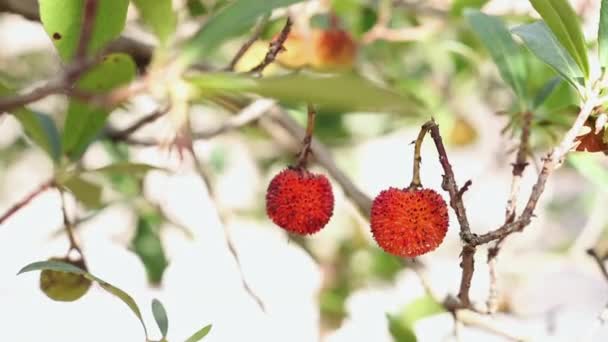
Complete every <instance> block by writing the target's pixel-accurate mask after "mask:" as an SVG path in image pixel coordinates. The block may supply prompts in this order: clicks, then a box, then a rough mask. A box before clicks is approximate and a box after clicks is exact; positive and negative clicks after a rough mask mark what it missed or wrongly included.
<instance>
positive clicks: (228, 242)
mask: <svg viewBox="0 0 608 342" xmlns="http://www.w3.org/2000/svg"><path fill="white" fill-rule="evenodd" d="M190 154H191V155H192V158H193V159H194V169H195V170H196V172H197V173H198V175H199V177H201V179H202V180H203V182H205V185H206V186H207V191H209V196H210V197H211V199H212V200H213V201H214V202H215V203H217V200H216V195H215V191H214V189H213V186H212V184H211V180H210V177H209V175H208V174H207V172H206V171H205V169H203V167H202V165H201V164H200V163H199V161H198V158H197V156H196V152H194V148H193V147H192V146H190ZM217 214H218V216H219V217H220V221H221V223H222V228H223V230H224V238H225V239H226V245H227V246H228V250H229V251H230V254H231V255H232V257H233V258H234V261H235V263H236V266H237V268H238V271H239V276H240V278H241V284H242V286H243V289H244V290H245V292H247V294H248V295H249V296H250V297H251V298H252V299H253V300H254V301H255V302H256V304H257V305H258V306H259V307H260V310H262V312H266V306H265V305H264V302H263V301H262V299H261V298H260V297H259V296H258V295H257V294H256V293H255V292H254V291H253V289H252V288H251V286H249V283H248V282H247V279H245V273H244V272H243V266H242V264H241V259H240V257H239V254H238V252H237V250H236V247H235V245H234V241H232V237H231V236H230V234H229V233H228V228H227V227H226V224H225V218H224V217H223V215H222V213H221V212H220V210H219V209H218V210H217Z"/></svg>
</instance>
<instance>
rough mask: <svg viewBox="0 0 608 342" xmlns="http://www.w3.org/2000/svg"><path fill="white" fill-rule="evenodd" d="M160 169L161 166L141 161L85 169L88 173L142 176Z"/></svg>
mask: <svg viewBox="0 0 608 342" xmlns="http://www.w3.org/2000/svg"><path fill="white" fill-rule="evenodd" d="M152 170H160V168H158V167H156V166H153V165H148V164H140V163H131V162H117V163H114V164H111V165H108V166H104V167H101V168H98V169H92V170H87V171H85V172H86V173H105V174H128V175H132V176H141V175H144V174H145V173H146V172H148V171H152Z"/></svg>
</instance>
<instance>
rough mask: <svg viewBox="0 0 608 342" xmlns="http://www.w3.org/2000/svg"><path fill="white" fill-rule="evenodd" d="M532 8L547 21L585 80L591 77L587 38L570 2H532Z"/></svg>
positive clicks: (534, 0) (542, 0)
mask: <svg viewBox="0 0 608 342" xmlns="http://www.w3.org/2000/svg"><path fill="white" fill-rule="evenodd" d="M530 2H531V3H532V6H534V8H535V9H536V11H537V12H538V13H539V14H540V16H541V17H542V18H543V19H544V20H545V22H546V23H547V26H548V27H549V28H550V29H551V31H552V32H553V34H555V36H556V37H557V40H558V41H559V42H560V43H561V45H562V46H563V47H564V48H565V49H566V51H568V53H569V54H570V56H571V57H572V58H573V59H574V61H575V62H576V64H577V65H578V66H579V67H580V69H581V71H582V72H583V76H584V77H585V78H587V77H589V60H588V57H587V46H586V44H585V37H584V36H583V32H582V30H581V25H580V23H579V19H578V15H577V14H576V12H575V11H574V9H573V8H572V6H570V3H569V2H568V0H530Z"/></svg>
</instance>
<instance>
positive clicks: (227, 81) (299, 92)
mask: <svg viewBox="0 0 608 342" xmlns="http://www.w3.org/2000/svg"><path fill="white" fill-rule="evenodd" d="M190 82H191V83H192V84H193V85H194V86H195V87H198V88H199V89H200V91H201V96H208V95H214V94H221V93H225V92H232V93H244V92H245V93H246V92H248V93H254V94H258V95H261V96H264V97H269V98H274V99H278V100H280V101H283V102H287V103H293V104H302V103H314V104H315V105H317V106H319V107H321V108H324V109H326V110H332V111H337V112H347V111H369V112H394V113H404V114H407V115H419V114H420V109H421V107H422V104H421V103H420V102H419V100H418V99H416V98H415V97H413V96H410V95H402V94H399V93H396V92H394V91H392V90H389V89H387V88H384V87H381V86H379V85H376V84H375V83H373V82H371V81H369V80H367V79H365V78H362V77H360V76H356V75H347V74H339V75H318V74H303V73H299V74H291V75H287V76H277V77H266V78H261V79H260V78H253V77H246V76H234V75H230V74H204V75H200V76H194V77H191V78H190Z"/></svg>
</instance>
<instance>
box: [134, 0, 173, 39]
mask: <svg viewBox="0 0 608 342" xmlns="http://www.w3.org/2000/svg"><path fill="white" fill-rule="evenodd" d="M133 2H134V3H135V6H136V7H137V9H138V10H139V13H140V15H141V17H142V19H143V21H144V22H145V23H146V24H147V25H149V26H150V27H151V28H152V31H153V32H154V34H156V36H157V37H158V40H159V41H160V42H161V44H165V43H166V42H167V40H168V39H169V38H171V36H172V35H173V33H174V32H175V26H176V24H177V15H176V12H175V11H173V4H172V1H171V0H154V1H150V0H133Z"/></svg>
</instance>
